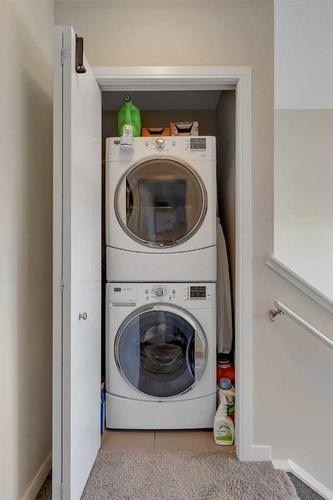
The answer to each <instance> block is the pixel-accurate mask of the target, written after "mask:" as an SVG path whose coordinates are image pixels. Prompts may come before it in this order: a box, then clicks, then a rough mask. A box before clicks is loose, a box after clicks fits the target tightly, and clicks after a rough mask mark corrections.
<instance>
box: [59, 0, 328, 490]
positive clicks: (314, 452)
mask: <svg viewBox="0 0 333 500" xmlns="http://www.w3.org/2000/svg"><path fill="white" fill-rule="evenodd" d="M273 14H274V5H273V0H207V1H206V2H202V1H199V0H170V1H169V2H158V4H157V3H156V1H153V0H141V1H140V2H138V1H135V0H122V1H120V0H109V1H108V2H99V1H87V2H75V1H73V2H71V1H69V2H67V1H66V2H58V3H56V21H57V23H59V24H60V23H67V24H73V25H74V26H75V28H76V30H77V32H78V33H79V34H80V35H82V36H83V37H84V39H85V51H86V54H87V57H88V59H89V61H90V63H91V64H92V65H95V66H98V65H105V66H107V65H201V64H202V65H250V66H252V68H253V202H254V203H253V217H254V235H253V236H254V241H253V250H254V258H253V270H254V290H253V292H254V311H253V315H254V335H255V345H254V381H255V388H254V390H255V393H254V416H255V426H254V436H255V443H256V444H271V445H272V450H273V457H274V458H277V459H287V458H291V459H293V460H294V461H295V462H297V463H298V464H299V465H300V466H302V467H304V468H305V469H307V470H308V471H309V472H311V473H312V474H313V475H315V476H316V477H317V478H318V479H319V480H320V481H322V482H324V483H326V484H327V486H330V487H331V488H332V489H333V480H332V473H331V472H332V471H331V464H332V461H333V457H332V449H333V446H332V444H333V443H332V417H333V412H332V403H333V396H332V395H333V391H332V380H333V367H332V354H331V352H329V351H328V349H327V348H326V346H323V345H322V344H320V343H319V342H318V341H317V340H316V339H313V338H312V337H310V336H309V334H308V332H307V331H305V330H303V329H301V328H299V327H298V326H295V325H294V324H293V323H291V322H290V321H289V320H288V319H286V318H284V319H281V320H279V321H277V322H276V323H274V324H272V323H271V322H270V321H269V319H268V310H269V309H270V308H271V307H272V305H273V300H274V299H283V301H284V302H285V303H286V304H287V305H288V306H290V307H291V308H293V309H295V310H296V311H297V312H298V313H300V314H301V315H303V316H305V318H306V319H308V320H309V321H312V322H313V323H314V324H316V325H317V326H318V327H319V328H322V329H323V331H326V332H327V333H330V332H331V331H332V329H333V319H332V317H331V315H330V314H329V313H328V312H326V311H325V310H323V309H321V308H320V307H319V306H318V305H316V304H314V303H312V302H311V301H310V299H308V298H307V297H305V296H303V295H302V294H301V293H300V292H299V291H298V290H296V289H295V288H293V287H292V286H291V285H289V284H288V283H287V282H286V281H284V280H282V279H281V278H279V277H278V276H276V275H275V274H274V273H273V272H272V271H271V270H270V269H268V268H267V266H266V265H265V264H264V262H265V259H266V258H267V257H268V255H271V254H272V253H273V225H274V224H273V170H274V169H273V123H274V95H273V58H274V43H273V42H274V40H273V38H274V19H273ZM314 405H315V408H316V410H315V411H314V409H313V407H314ZM314 426H315V429H316V431H315V432H313V427H314Z"/></svg>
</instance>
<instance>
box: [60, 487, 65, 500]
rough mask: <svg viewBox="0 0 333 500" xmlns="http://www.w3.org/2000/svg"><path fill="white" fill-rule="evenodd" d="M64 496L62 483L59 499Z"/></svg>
mask: <svg viewBox="0 0 333 500" xmlns="http://www.w3.org/2000/svg"><path fill="white" fill-rule="evenodd" d="M63 496H64V483H60V498H61V499H62V498H63Z"/></svg>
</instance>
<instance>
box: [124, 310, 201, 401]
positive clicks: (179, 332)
mask: <svg viewBox="0 0 333 500" xmlns="http://www.w3.org/2000/svg"><path fill="white" fill-rule="evenodd" d="M205 350H206V349H205V345H204V342H203V341H202V339H201V338H200V336H199V334H198V332H197V331H196V328H195V327H194V325H192V324H190V322H188V321H186V319H185V318H183V317H182V316H180V315H178V314H175V313H174V312H171V311H170V310H154V308H153V309H152V310H148V311H144V312H142V313H140V314H138V315H137V316H135V317H134V318H132V319H131V320H129V322H128V323H127V324H125V325H124V326H123V327H122V328H121V329H120V331H119V332H118V335H117V339H116V344H115V357H116V363H117V365H118V367H119V369H120V370H121V373H122V374H123V375H124V376H125V378H126V379H127V380H128V382H130V384H131V385H132V386H134V387H135V388H136V389H138V390H139V391H141V392H143V393H145V394H149V395H151V396H156V397H168V396H175V395H177V394H181V393H182V392H184V391H186V390H188V389H189V388H190V387H191V386H192V385H193V384H194V383H195V382H196V381H197V380H198V379H199V378H200V377H201V375H202V373H203V370H204V364H203V359H204V357H205Z"/></svg>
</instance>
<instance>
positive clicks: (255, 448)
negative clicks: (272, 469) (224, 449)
mask: <svg viewBox="0 0 333 500" xmlns="http://www.w3.org/2000/svg"><path fill="white" fill-rule="evenodd" d="M236 455H237V458H238V460H240V461H241V462H270V460H271V456H272V455H271V447H270V446H264V445H262V446H260V445H252V446H249V447H246V448H245V449H243V450H241V449H240V448H239V447H238V446H237V445H236Z"/></svg>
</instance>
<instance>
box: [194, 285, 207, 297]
mask: <svg viewBox="0 0 333 500" xmlns="http://www.w3.org/2000/svg"><path fill="white" fill-rule="evenodd" d="M190 298H191V299H205V298H206V287H205V286H190Z"/></svg>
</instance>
